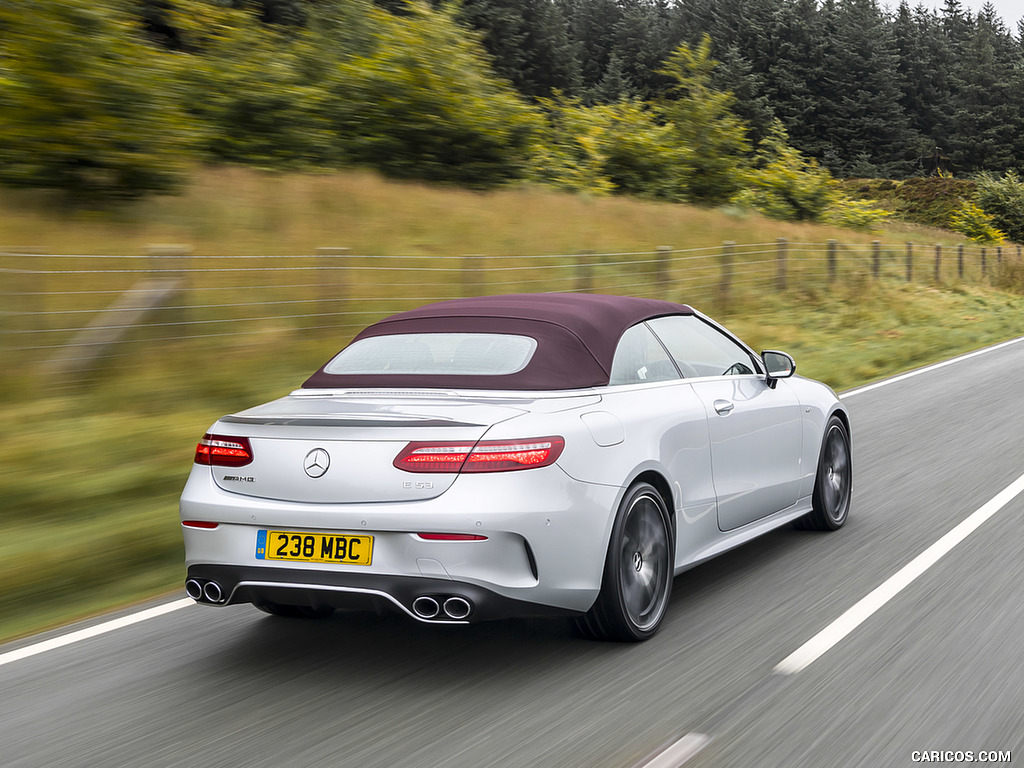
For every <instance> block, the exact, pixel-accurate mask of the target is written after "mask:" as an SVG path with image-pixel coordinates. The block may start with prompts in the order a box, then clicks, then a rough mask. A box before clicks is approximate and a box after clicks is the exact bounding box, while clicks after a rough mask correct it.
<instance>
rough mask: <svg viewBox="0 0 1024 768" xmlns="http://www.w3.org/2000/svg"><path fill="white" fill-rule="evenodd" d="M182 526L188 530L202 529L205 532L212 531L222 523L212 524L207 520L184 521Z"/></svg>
mask: <svg viewBox="0 0 1024 768" xmlns="http://www.w3.org/2000/svg"><path fill="white" fill-rule="evenodd" d="M181 524H182V525H184V526H185V527H186V528H200V529H202V530H204V531H212V530H213V529H214V528H217V527H218V526H219V525H220V523H211V522H209V521H207V520H182V521H181Z"/></svg>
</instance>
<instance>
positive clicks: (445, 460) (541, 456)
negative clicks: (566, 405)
mask: <svg viewBox="0 0 1024 768" xmlns="http://www.w3.org/2000/svg"><path fill="white" fill-rule="evenodd" d="M563 448H565V440H563V439H562V438H560V437H535V438H530V439H527V440H481V441H480V442H479V443H476V445H470V444H469V443H444V442H437V443H434V442H431V443H409V444H408V445H407V446H405V448H404V449H403V450H402V452H401V453H399V454H398V456H397V457H396V458H395V461H394V465H395V466H396V467H398V468H399V469H402V470H405V471H406V472H445V473H452V474H454V473H457V472H509V471H512V470H517V469H535V468H537V467H546V466H548V465H550V464H554V463H555V460H556V459H558V457H559V456H560V455H561V453H562V449H563Z"/></svg>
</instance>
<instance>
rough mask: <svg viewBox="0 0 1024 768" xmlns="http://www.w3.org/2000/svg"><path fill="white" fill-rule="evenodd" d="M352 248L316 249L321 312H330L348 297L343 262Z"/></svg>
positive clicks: (329, 247) (332, 247)
mask: <svg viewBox="0 0 1024 768" xmlns="http://www.w3.org/2000/svg"><path fill="white" fill-rule="evenodd" d="M350 250H351V249H350V248H335V247H334V246H325V247H323V248H317V249H316V264H317V273H318V276H319V286H318V287H317V293H318V294H319V302H318V303H319V305H320V311H321V312H330V311H332V310H334V309H335V308H336V307H337V306H338V304H341V303H344V301H345V299H347V298H348V280H347V275H346V274H345V270H344V269H339V267H340V266H341V262H342V261H343V260H344V258H345V257H347V256H348V255H349V252H350Z"/></svg>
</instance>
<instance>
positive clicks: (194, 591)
mask: <svg viewBox="0 0 1024 768" xmlns="http://www.w3.org/2000/svg"><path fill="white" fill-rule="evenodd" d="M185 594H186V595H188V596H189V597H191V598H192V599H193V600H201V599H202V597H203V585H202V584H200V583H199V582H198V581H196V580H195V579H189V580H188V581H186V582H185Z"/></svg>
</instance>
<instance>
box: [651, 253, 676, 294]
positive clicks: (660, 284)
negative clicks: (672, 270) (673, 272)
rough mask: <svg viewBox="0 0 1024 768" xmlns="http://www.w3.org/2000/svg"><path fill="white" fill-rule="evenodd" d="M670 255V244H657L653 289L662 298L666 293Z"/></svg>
mask: <svg viewBox="0 0 1024 768" xmlns="http://www.w3.org/2000/svg"><path fill="white" fill-rule="evenodd" d="M671 257H672V246H671V245H659V246H658V249H657V251H656V252H655V254H654V289H655V291H657V292H658V294H659V295H661V296H662V297H663V298H664V297H665V296H667V295H668V262H669V259H670V258H671Z"/></svg>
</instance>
